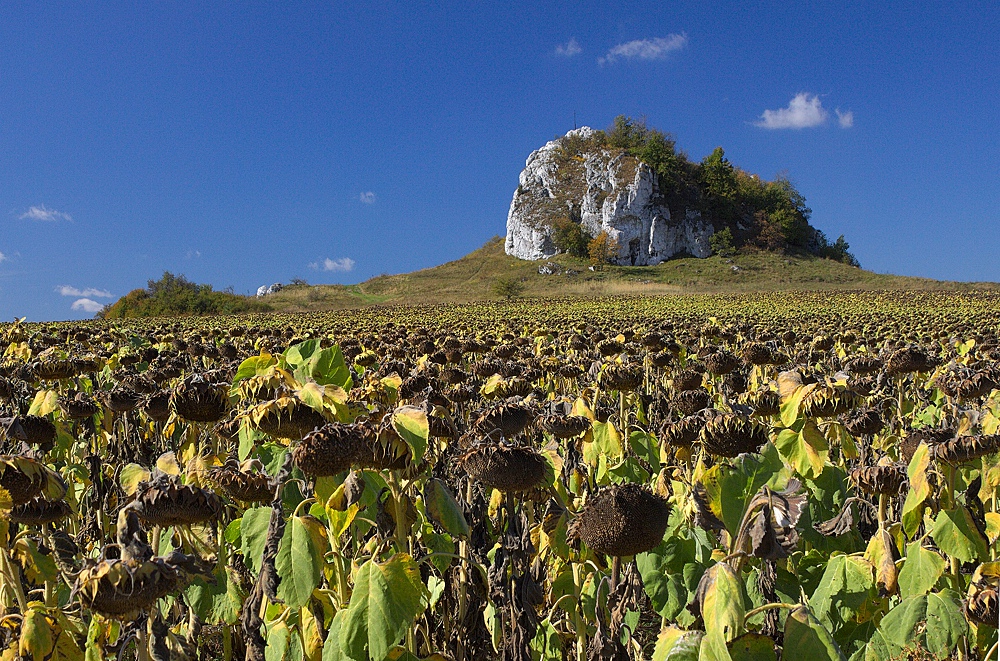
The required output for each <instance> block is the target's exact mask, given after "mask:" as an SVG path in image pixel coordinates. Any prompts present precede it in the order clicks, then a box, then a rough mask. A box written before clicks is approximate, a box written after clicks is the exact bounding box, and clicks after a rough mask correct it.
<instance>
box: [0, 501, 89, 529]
mask: <svg viewBox="0 0 1000 661" xmlns="http://www.w3.org/2000/svg"><path fill="white" fill-rule="evenodd" d="M72 512H73V510H72V509H71V508H70V506H69V503H67V502H66V501H65V500H46V499H45V498H41V497H35V498H33V499H31V500H29V501H28V502H26V503H24V504H22V505H17V506H15V507H14V508H12V509H10V510H9V511H6V512H4V511H3V510H0V516H4V517H5V518H6V519H7V520H8V521H13V522H14V523H20V524H22V525H26V526H40V525H42V524H45V523H54V522H55V521H61V520H62V519H65V518H66V517H67V516H69V515H70V514H72Z"/></svg>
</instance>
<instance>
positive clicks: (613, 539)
mask: <svg viewBox="0 0 1000 661" xmlns="http://www.w3.org/2000/svg"><path fill="white" fill-rule="evenodd" d="M669 517H670V507H669V506H668V504H667V501H666V499H664V498H661V497H660V496H658V495H656V494H654V493H652V492H651V491H649V490H648V489H646V488H645V487H643V486H641V485H639V484H635V483H631V482H628V483H625V484H620V485H612V486H609V487H605V488H603V489H601V490H600V491H598V492H596V493H595V494H593V495H592V496H591V497H590V498H589V499H588V500H587V502H586V504H585V505H584V506H583V509H582V510H581V511H580V513H579V514H578V515H577V516H576V517H575V518H574V519H573V520H572V521H571V522H570V524H569V527H568V528H567V530H566V541H567V542H569V543H571V544H576V543H578V542H579V541H583V543H585V544H586V545H587V548H589V549H592V550H593V551H595V552H597V553H604V554H606V555H611V556H618V557H623V556H631V555H635V554H637V553H643V552H645V551H649V550H650V549H652V548H653V547H655V546H656V545H657V544H659V543H660V542H661V541H662V540H663V533H664V532H666V529H667V521H668V519H669Z"/></svg>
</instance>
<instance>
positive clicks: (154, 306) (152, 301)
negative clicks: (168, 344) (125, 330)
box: [98, 271, 271, 319]
mask: <svg viewBox="0 0 1000 661" xmlns="http://www.w3.org/2000/svg"><path fill="white" fill-rule="evenodd" d="M270 309H271V306H269V305H267V304H266V303H262V302H260V301H257V300H255V299H252V298H249V297H246V296H237V295H236V294H231V293H227V292H221V291H213V290H212V285H199V284H195V283H193V282H191V281H190V280H188V279H187V278H185V277H184V276H183V275H174V274H173V273H171V272H170V271H164V272H163V276H162V277H161V278H160V279H159V280H149V281H148V282H147V283H146V289H133V290H132V291H130V292H129V293H128V294H126V295H125V296H123V297H122V298H120V299H118V301H116V302H115V303H114V304H112V305H108V306H106V307H105V308H104V309H103V310H101V311H100V312H99V313H98V316H99V317H101V318H103V319H126V318H133V317H173V316H200V315H216V314H239V313H244V312H267V311H269V310H270Z"/></svg>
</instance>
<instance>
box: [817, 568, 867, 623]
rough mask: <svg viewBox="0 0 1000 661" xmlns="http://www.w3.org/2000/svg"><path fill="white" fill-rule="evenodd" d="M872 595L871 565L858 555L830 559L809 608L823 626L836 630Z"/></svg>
mask: <svg viewBox="0 0 1000 661" xmlns="http://www.w3.org/2000/svg"><path fill="white" fill-rule="evenodd" d="M874 592H875V568H874V567H873V566H872V565H871V563H870V562H868V561H867V560H865V559H864V558H861V557H858V556H853V555H836V556H834V557H832V558H830V562H829V563H828V564H827V566H826V570H825V571H824V572H823V578H822V579H821V580H820V582H819V587H818V588H816V591H815V592H814V593H813V596H812V598H811V599H810V600H809V605H810V607H811V608H812V612H813V614H814V615H815V617H816V619H818V620H819V621H820V622H821V623H822V624H823V626H824V627H826V628H827V629H828V630H830V631H836V630H837V629H839V628H840V627H842V626H843V625H844V624H845V623H847V622H848V621H850V620H851V619H852V618H853V617H854V616H855V615H856V614H857V612H858V609H859V608H861V605H862V604H864V603H865V601H866V600H868V599H869V598H870V597H872V596H874Z"/></svg>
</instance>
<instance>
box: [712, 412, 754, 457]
mask: <svg viewBox="0 0 1000 661" xmlns="http://www.w3.org/2000/svg"><path fill="white" fill-rule="evenodd" d="M768 431H769V430H768V428H767V427H766V426H764V425H762V424H761V423H759V422H757V421H756V420H754V419H752V418H749V417H747V416H743V415H739V414H724V415H717V416H715V417H713V418H711V419H710V420H708V421H707V422H706V423H705V426H704V427H703V428H702V430H701V434H700V436H699V439H700V440H701V445H702V447H703V448H705V450H706V451H707V452H708V453H709V454H713V455H716V456H719V457H735V456H737V455H739V454H743V453H745V452H757V451H758V450H760V448H761V447H763V445H764V444H765V443H767V442H768Z"/></svg>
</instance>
